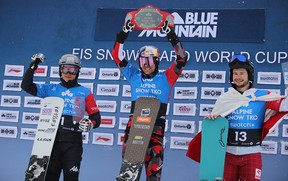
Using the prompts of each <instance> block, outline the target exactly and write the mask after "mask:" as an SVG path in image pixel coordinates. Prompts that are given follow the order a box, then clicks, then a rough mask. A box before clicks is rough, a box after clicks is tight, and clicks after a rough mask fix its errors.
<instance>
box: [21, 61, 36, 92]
mask: <svg viewBox="0 0 288 181" xmlns="http://www.w3.org/2000/svg"><path fill="white" fill-rule="evenodd" d="M34 72H35V69H31V68H30V66H29V68H28V69H27V70H26V72H25V74H24V76H23V79H22V82H21V88H22V89H23V90H24V91H25V92H27V93H29V94H31V95H33V96H36V95H37V87H36V84H35V83H34V82H33V78H34Z"/></svg>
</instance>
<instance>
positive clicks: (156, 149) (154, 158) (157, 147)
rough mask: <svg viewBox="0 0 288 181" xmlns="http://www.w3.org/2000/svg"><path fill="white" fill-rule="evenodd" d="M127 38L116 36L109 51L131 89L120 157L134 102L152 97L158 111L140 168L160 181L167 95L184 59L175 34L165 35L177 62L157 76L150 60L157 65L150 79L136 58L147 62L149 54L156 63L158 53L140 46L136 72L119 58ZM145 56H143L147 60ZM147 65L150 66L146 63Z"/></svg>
mask: <svg viewBox="0 0 288 181" xmlns="http://www.w3.org/2000/svg"><path fill="white" fill-rule="evenodd" d="M127 36H128V35H127V34H125V33H124V32H123V31H121V32H120V33H119V34H117V39H116V42H115V44H114V48H113V51H112V55H113V58H114V61H115V63H116V65H117V66H118V68H119V69H120V70H121V73H122V74H123V75H124V77H125V78H126V79H127V81H128V82H129V83H130V87H131V101H132V102H131V111H130V116H129V121H128V124H127V127H126V129H125V136H124V141H123V146H122V149H123V152H122V157H124V153H125V149H126V142H127V139H128V136H129V131H130V127H131V124H132V120H133V113H134V107H135V101H136V100H137V99H138V98H139V97H154V98H157V99H159V101H160V109H159V111H158V115H157V119H156V123H155V126H154V129H153V132H152V136H151V140H150V143H149V146H148V149H147V152H146V156H145V163H144V164H145V168H146V178H147V180H160V177H161V172H162V164H163V153H164V149H163V137H164V129H165V120H166V111H167V104H168V101H169V94H170V92H171V89H172V87H173V85H174V84H175V82H176V80H177V79H178V77H179V75H180V74H181V72H182V67H183V66H185V64H186V59H187V57H186V54H185V51H184V49H183V47H182V45H181V43H180V41H179V39H178V38H177V36H176V34H175V33H174V32H173V33H172V32H171V34H168V35H167V37H168V40H169V41H170V42H171V44H172V46H173V47H174V50H175V52H176V53H177V60H176V61H175V62H173V63H172V64H171V66H170V67H169V68H168V69H167V70H165V71H163V72H159V71H158V64H159V60H157V61H155V59H154V63H155V64H156V65H157V67H156V70H155V71H154V72H153V73H152V74H150V75H147V74H144V73H143V70H142V68H141V67H142V65H141V64H142V63H141V62H140V60H139V57H141V56H145V57H144V58H147V59H148V57H149V55H147V52H150V53H151V54H153V57H154V58H156V59H158V58H159V52H157V51H158V49H157V48H155V47H152V46H144V47H142V48H141V49H140V50H139V51H138V61H139V65H140V69H139V68H137V67H135V66H134V65H132V64H131V63H130V62H128V61H127V60H126V59H125V57H124V56H123V54H122V50H123V44H124V40H125V39H126V38H127ZM123 37H124V38H123ZM145 54H146V55H147V57H146V55H145ZM148 64H149V62H148ZM150 64H153V63H152V62H150Z"/></svg>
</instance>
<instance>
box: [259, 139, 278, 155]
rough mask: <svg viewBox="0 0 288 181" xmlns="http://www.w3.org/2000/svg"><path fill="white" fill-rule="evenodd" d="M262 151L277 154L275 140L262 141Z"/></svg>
mask: <svg viewBox="0 0 288 181" xmlns="http://www.w3.org/2000/svg"><path fill="white" fill-rule="evenodd" d="M261 148H262V151H261V152H262V153H266V154H273V155H276V154H277V149H278V143H277V142H276V141H263V142H262V144H261Z"/></svg>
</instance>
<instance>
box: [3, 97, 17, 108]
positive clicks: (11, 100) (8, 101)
mask: <svg viewBox="0 0 288 181" xmlns="http://www.w3.org/2000/svg"><path fill="white" fill-rule="evenodd" d="M20 104H21V96H12V95H1V106H3V107H20Z"/></svg>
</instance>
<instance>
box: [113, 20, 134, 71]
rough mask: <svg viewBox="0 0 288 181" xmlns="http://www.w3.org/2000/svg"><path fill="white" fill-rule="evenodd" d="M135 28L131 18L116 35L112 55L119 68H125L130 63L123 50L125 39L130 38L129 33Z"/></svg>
mask: <svg viewBox="0 0 288 181" xmlns="http://www.w3.org/2000/svg"><path fill="white" fill-rule="evenodd" d="M133 28H134V25H133V24H131V20H128V21H127V22H126V24H125V25H124V26H123V28H122V30H121V31H120V32H119V33H118V34H117V36H116V41H115V43H114V47H113V50H112V56H113V59H114V61H115V63H116V65H117V66H118V68H119V69H123V68H124V67H125V66H126V65H127V63H128V62H127V60H126V59H125V57H124V55H123V53H122V51H123V45H124V41H125V40H126V39H127V38H128V35H129V33H130V32H131V31H132V30H133Z"/></svg>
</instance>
